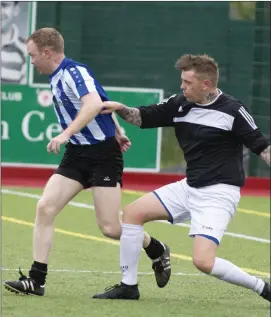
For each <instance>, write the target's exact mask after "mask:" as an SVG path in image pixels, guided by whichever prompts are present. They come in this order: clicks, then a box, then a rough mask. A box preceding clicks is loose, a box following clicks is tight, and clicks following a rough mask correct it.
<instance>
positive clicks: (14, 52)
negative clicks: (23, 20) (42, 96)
mask: <svg viewBox="0 0 271 317" xmlns="http://www.w3.org/2000/svg"><path fill="white" fill-rule="evenodd" d="M19 12H20V8H19V5H18V1H10V2H8V1H2V2H1V81H2V83H13V84H26V68H27V59H26V45H25V43H24V40H23V39H22V38H21V37H20V36H19V30H18V28H17V26H16V24H14V23H13V18H14V17H15V16H17V15H18V14H19Z"/></svg>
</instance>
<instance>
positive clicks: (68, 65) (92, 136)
mask: <svg viewBox="0 0 271 317" xmlns="http://www.w3.org/2000/svg"><path fill="white" fill-rule="evenodd" d="M49 78H50V85H51V90H52V93H53V103H54V109H55V113H56V116H57V118H58V122H59V123H60V125H61V126H62V128H63V129H66V128H67V126H69V125H70V123H71V122H72V121H73V120H74V119H75V117H76V116H77V113H78V112H79V111H80V109H81V107H82V102H81V101H80V98H81V97H82V96H84V95H86V94H88V93H91V92H94V91H96V92H97V93H98V94H99V95H100V98H101V99H102V101H107V100H108V97H107V95H106V93H105V91H104V89H103V87H102V86H101V85H100V84H99V83H98V81H97V80H96V79H95V78H94V76H93V74H92V73H91V71H90V70H89V68H88V67H87V66H86V65H84V64H81V63H78V62H76V61H74V60H72V59H69V58H66V57H65V58H64V59H63V61H62V62H61V64H60V65H59V67H58V68H57V69H56V70H55V71H54V72H53V73H52V74H51V75H50V76H49ZM114 135H115V123H114V121H113V119H112V115H111V114H103V115H101V114H98V115H97V116H96V117H95V118H94V119H93V120H92V121H90V122H89V123H88V125H87V126H86V127H84V128H83V129H82V130H81V131H79V132H77V133H76V134H74V135H73V136H72V137H71V138H70V142H71V143H73V144H96V143H99V142H101V141H104V140H105V139H107V138H109V137H113V136H114Z"/></svg>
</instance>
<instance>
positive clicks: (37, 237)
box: [4, 174, 83, 296]
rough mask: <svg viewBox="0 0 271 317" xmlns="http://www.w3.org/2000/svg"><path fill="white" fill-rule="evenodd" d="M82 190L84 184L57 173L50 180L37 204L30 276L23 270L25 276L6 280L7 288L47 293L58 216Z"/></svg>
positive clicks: (16, 290) (21, 291)
mask: <svg viewBox="0 0 271 317" xmlns="http://www.w3.org/2000/svg"><path fill="white" fill-rule="evenodd" d="M82 189H83V186H82V185H81V184H80V183H78V182H77V181H74V180H72V179H69V178H67V177H64V176H62V175H58V174H54V175H53V176H52V177H51V178H50V179H49V181H48V183H47V184H46V186H45V188H44V191H43V194H42V197H41V199H40V200H39V201H38V203H37V209H36V219H35V227H34V239H33V240H34V241H33V242H34V250H33V257H34V262H33V264H32V267H31V269H30V271H29V278H27V277H26V276H24V275H23V274H22V273H21V271H20V274H21V277H20V280H19V281H6V282H4V285H5V288H6V289H8V290H10V291H12V292H15V293H24V294H32V295H38V296H42V295H44V285H45V280H46V275H47V264H48V258H49V254H50V250H51V246H52V242H53V235H54V220H55V217H56V216H57V215H58V213H59V212H60V211H61V210H62V209H63V208H64V207H65V205H66V204H67V203H68V202H69V201H70V200H71V199H72V198H73V197H74V196H76V195H77V194H78V193H79V192H80V191H81V190H82Z"/></svg>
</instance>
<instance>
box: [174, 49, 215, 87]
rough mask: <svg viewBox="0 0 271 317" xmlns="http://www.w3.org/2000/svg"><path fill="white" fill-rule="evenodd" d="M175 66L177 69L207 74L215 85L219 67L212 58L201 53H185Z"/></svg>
mask: <svg viewBox="0 0 271 317" xmlns="http://www.w3.org/2000/svg"><path fill="white" fill-rule="evenodd" d="M175 68H176V69H178V70H183V71H187V70H193V71H195V72H196V73H198V74H203V75H207V77H208V79H209V80H210V82H211V84H212V85H213V86H217V84H218V79H219V69H218V65H217V63H216V62H215V60H214V58H212V57H210V56H208V55H207V54H203V55H192V54H185V55H183V56H181V57H180V58H179V59H178V60H177V62H176V64H175Z"/></svg>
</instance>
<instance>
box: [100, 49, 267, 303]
mask: <svg viewBox="0 0 271 317" xmlns="http://www.w3.org/2000/svg"><path fill="white" fill-rule="evenodd" d="M176 68H177V69H178V70H180V71H181V81H182V84H181V89H182V90H183V94H179V95H173V96H171V97H170V98H168V99H166V100H164V101H163V102H161V103H159V104H155V105H150V106H148V107H145V106H141V107H138V108H129V107H127V106H125V105H123V104H120V103H117V102H105V103H104V107H105V108H104V111H103V113H110V112H112V111H116V112H117V113H118V114H119V115H120V116H121V117H122V118H123V119H124V120H126V121H127V122H130V123H131V124H134V125H137V126H139V127H140V128H142V129H149V128H157V127H173V128H174V129H175V134H176V138H177V140H178V143H179V145H180V147H181V149H182V150H183V152H184V157H185V160H186V162H187V170H186V178H185V179H183V180H181V181H178V182H176V183H172V184H168V185H166V186H163V187H161V188H159V189H157V190H155V191H153V192H151V193H148V194H146V195H145V196H143V197H141V198H139V199H138V200H136V201H135V202H133V203H131V204H129V205H128V206H126V208H125V209H124V215H123V224H122V235H121V240H120V241H121V242H120V265H121V269H122V281H121V283H120V284H119V285H117V286H115V287H113V288H111V289H109V290H107V291H105V292H104V293H102V294H97V295H95V296H94V298H105V299H120V298H126V299H127V298H128V299H134V298H135V297H136V298H139V291H138V286H137V268H138V258H139V254H140V251H141V247H142V239H143V232H144V230H143V225H144V224H145V223H146V222H148V221H152V220H168V221H170V222H171V223H173V224H174V223H178V222H183V221H186V220H188V219H191V228H190V232H189V235H190V236H191V237H193V238H194V245H193V264H194V265H195V266H196V267H197V268H198V269H199V270H200V271H201V272H203V273H206V274H208V275H210V276H214V277H216V278H218V279H220V280H223V281H225V282H228V283H231V284H234V285H239V286H242V287H245V288H248V289H251V290H252V291H254V292H256V293H258V294H259V295H261V296H262V297H263V298H264V299H266V300H268V301H270V284H269V283H267V282H265V281H263V280H262V279H261V278H258V277H255V276H251V275H250V274H248V273H247V272H245V271H244V270H242V269H241V268H239V267H237V266H236V265H235V264H233V263H231V262H229V261H227V260H225V259H222V258H219V257H217V256H216V251H217V247H218V246H219V243H220V241H221V239H222V237H223V235H224V233H225V231H226V228H227V225H228V223H229V221H230V220H231V218H232V217H233V216H234V214H235V211H236V209H237V205H238V203H239V200H240V188H241V187H242V186H243V184H244V178H245V177H244V171H243V154H242V153H243V145H245V146H246V147H247V148H249V149H250V150H251V151H252V152H253V153H255V154H257V155H258V156H259V157H260V158H262V159H263V160H264V161H265V162H266V163H267V164H268V165H269V166H270V142H269V140H267V139H266V138H265V137H264V136H263V134H262V133H261V131H260V130H259V128H258V127H257V125H256V123H255V122H254V120H253V118H252V116H251V115H250V114H249V112H248V109H247V107H246V106H245V105H244V104H243V103H242V102H241V101H239V100H238V99H236V98H234V97H233V96H230V95H228V94H226V93H224V92H222V91H221V90H220V89H219V88H218V87H217V85H218V78H219V69H218V65H217V63H216V62H215V61H214V59H213V58H211V57H209V56H208V55H197V56H194V55H190V54H187V55H183V56H182V57H180V58H179V59H178V61H177V63H176Z"/></svg>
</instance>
